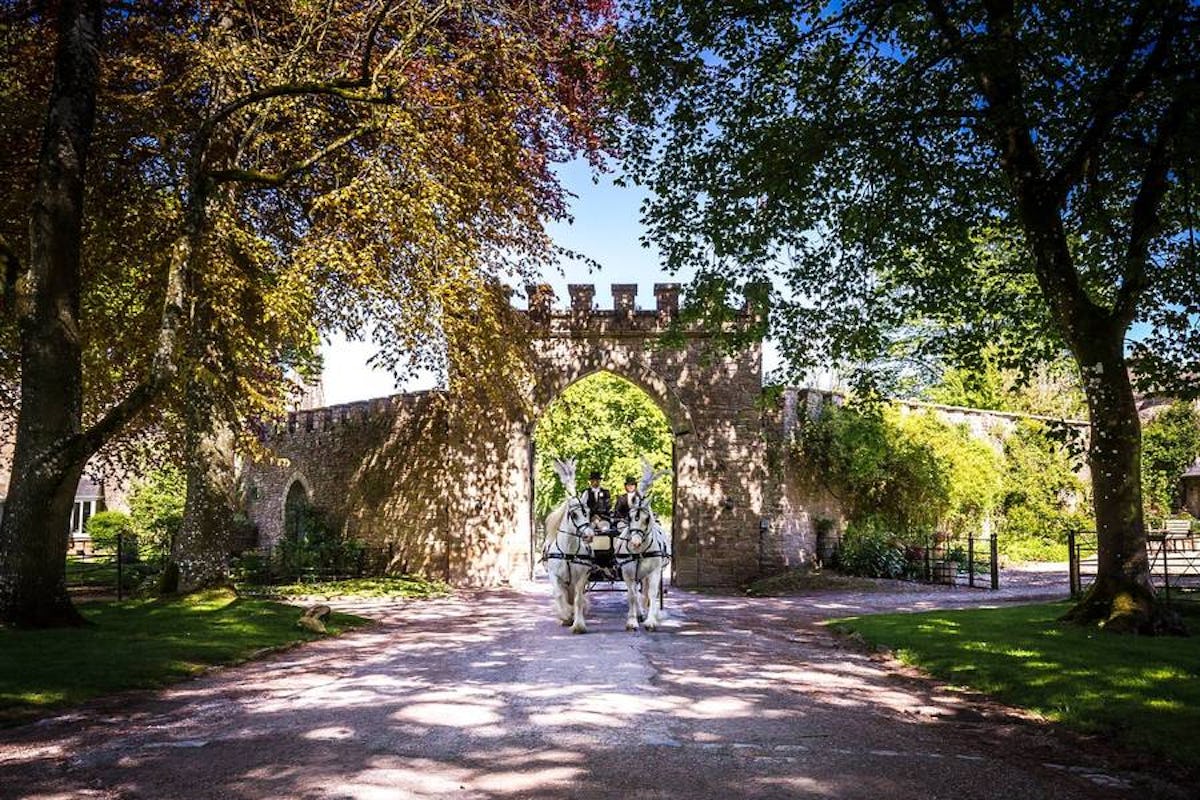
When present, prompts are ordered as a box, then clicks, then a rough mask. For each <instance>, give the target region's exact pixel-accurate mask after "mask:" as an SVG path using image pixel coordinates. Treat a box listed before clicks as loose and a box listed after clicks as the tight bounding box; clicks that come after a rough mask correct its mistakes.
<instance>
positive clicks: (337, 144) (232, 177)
mask: <svg viewBox="0 0 1200 800" xmlns="http://www.w3.org/2000/svg"><path fill="white" fill-rule="evenodd" d="M376 130H379V124H378V123H374V122H372V123H368V124H366V125H360V126H359V127H358V128H355V129H354V130H352V131H350V132H349V133H347V134H345V135H344V136H340V137H338V138H337V139H335V140H333V141H332V142H330V143H329V144H328V145H326V146H325V147H323V148H321V149H320V150H318V151H317V152H315V153H313V154H312V155H311V156H309V157H308V158H305V159H303V160H301V161H297V162H296V163H294V164H291V165H290V166H288V167H286V168H285V169H283V170H280V171H279V172H263V171H261V170H255V169H238V168H234V169H220V170H213V171H211V172H209V173H208V177H209V179H210V180H212V182H213V183H214V184H219V183H250V184H255V185H258V186H282V185H283V184H285V183H287V182H288V181H290V180H291V179H292V178H294V177H296V176H297V175H299V174H301V173H303V172H307V171H308V170H310V169H312V168H313V167H314V166H316V165H317V164H319V163H320V162H321V161H323V160H325V159H326V158H328V157H329V156H331V155H333V154H334V153H336V152H337V151H339V150H341V149H342V148H344V147H346V146H347V145H349V144H351V143H353V142H354V141H355V140H357V139H358V138H359V137H361V136H363V135H364V134H367V133H370V132H371V131H376Z"/></svg>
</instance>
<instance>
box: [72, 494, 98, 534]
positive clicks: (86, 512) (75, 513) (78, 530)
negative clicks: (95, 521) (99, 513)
mask: <svg viewBox="0 0 1200 800" xmlns="http://www.w3.org/2000/svg"><path fill="white" fill-rule="evenodd" d="M95 513H96V500H76V501H75V505H74V506H73V507H72V508H71V535H72V536H86V535H87V521H88V520H89V519H90V518H91V516H92V514H95Z"/></svg>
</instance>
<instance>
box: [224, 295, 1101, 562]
mask: <svg viewBox="0 0 1200 800" xmlns="http://www.w3.org/2000/svg"><path fill="white" fill-rule="evenodd" d="M636 291H637V287H636V286H635V285H630V284H615V285H613V287H612V294H613V307H612V308H611V309H606V310H597V309H596V308H595V307H594V305H595V304H594V298H595V289H594V287H593V286H590V285H575V286H571V287H570V294H571V306H570V308H568V309H556V308H553V307H552V306H551V305H550V303H549V295H548V293H546V292H545V291H544V289H531V291H530V304H529V310H528V311H522V312H519V313H520V314H523V315H525V317H526V319H527V322H528V323H529V326H528V330H530V331H531V332H532V337H531V341H530V345H529V347H528V348H527V349H526V351H525V353H526V356H525V357H526V358H528V359H529V362H530V363H529V365H528V366H529V367H530V369H529V372H530V374H531V375H532V376H533V377H534V380H533V385H532V387H530V389H529V393H530V396H529V397H524V398H522V401H521V402H513V403H511V404H503V403H500V404H496V405H493V406H488V407H487V408H486V409H484V410H483V411H481V410H480V409H479V408H478V407H472V408H465V407H464V406H463V405H462V404H461V403H460V402H458V401H456V400H455V399H454V397H453V396H452V395H450V394H449V393H446V392H442V391H432V392H416V393H409V394H398V395H394V396H392V397H385V398H380V399H376V400H368V401H364V402H359V403H351V404H348V405H342V406H334V407H329V408H318V409H314V410H311V411H300V412H295V413H293V414H291V415H290V416H289V417H288V419H287V420H286V422H284V423H282V424H280V425H278V426H277V427H276V428H275V429H274V430H273V431H272V432H270V433H269V434H267V435H266V436H265V438H264V446H265V449H266V452H267V454H268V456H267V457H266V458H262V459H259V460H258V461H256V462H254V463H252V464H250V465H249V466H248V467H247V469H246V472H245V484H246V503H247V511H248V513H249V515H250V517H251V518H252V520H253V521H254V522H255V523H256V524H257V526H258V530H259V537H260V543H261V544H263V545H272V544H274V543H275V542H278V541H279V540H280V538H281V537H282V536H283V535H284V533H285V527H286V525H287V521H288V519H289V514H288V509H289V507H295V506H297V505H299V504H311V505H312V506H315V507H316V508H319V509H320V510H321V511H322V512H323V513H324V514H325V515H326V518H327V519H328V520H329V521H330V522H331V523H333V524H334V525H336V526H337V527H338V528H339V529H341V530H342V531H344V532H345V533H346V534H347V535H348V536H351V537H353V538H355V539H357V540H359V541H362V542H363V543H365V544H367V545H371V546H375V547H378V548H384V550H385V551H386V552H387V553H389V554H390V555H389V557H390V563H389V564H388V567H389V569H391V570H394V571H403V572H420V573H424V574H427V575H431V576H435V577H441V578H444V579H446V580H448V581H450V582H452V583H457V584H476V585H488V584H497V583H502V582H508V581H512V580H521V579H524V578H527V577H529V576H530V574H531V572H532V566H533V557H532V553H533V551H534V549H535V541H539V540H540V535H538V534H536V533H535V530H534V526H535V520H534V518H533V510H532V509H533V488H534V487H533V432H534V426H535V424H536V423H537V420H538V419H539V418H540V416H541V414H542V412H543V411H544V410H545V409H546V407H547V406H548V405H549V404H550V403H551V402H553V400H554V399H555V398H557V397H558V396H559V395H560V394H561V393H562V391H563V390H564V389H566V388H567V387H568V386H570V385H571V384H573V383H575V382H576V381H578V380H580V379H581V378H585V377H587V376H588V375H591V374H594V373H596V372H599V371H602V370H603V371H608V372H611V373H613V374H615V375H618V376H620V377H622V378H625V379H627V380H629V381H630V382H632V383H633V384H635V385H637V386H639V387H640V388H641V389H643V390H644V391H645V392H646V393H647V394H648V395H649V396H650V397H651V398H653V399H654V401H655V402H656V403H657V404H658V406H659V407H660V408H661V409H662V411H663V412H664V414H665V415H666V418H667V420H668V423H669V424H670V426H671V430H672V432H673V433H674V486H675V498H674V500H675V503H674V517H673V520H672V522H673V524H672V528H673V530H672V536H673V539H674V543H673V544H674V553H675V557H674V560H673V563H672V570H673V578H674V581H675V582H676V583H677V584H679V585H682V586H729V585H734V584H738V583H741V582H744V581H746V580H747V579H751V578H754V577H757V576H760V575H764V574H770V573H773V572H776V571H779V570H781V569H784V568H787V567H790V566H796V565H800V564H806V563H810V562H812V561H813V560H814V559H817V558H825V557H827V556H828V555H829V554H830V551H831V549H832V548H833V547H834V546H835V544H836V541H837V536H838V530H837V528H838V527H839V525H838V524H837V523H838V521H839V520H840V518H841V513H840V509H839V507H838V503H837V502H836V501H835V500H834V499H833V498H832V497H831V496H830V495H829V493H828V491H827V490H826V489H825V488H824V487H823V486H822V485H821V484H820V481H819V480H817V477H819V476H813V475H809V474H807V473H806V471H805V470H804V468H803V467H802V466H801V465H799V464H798V463H797V459H795V458H793V457H792V452H791V448H790V447H789V444H790V443H791V442H792V441H793V437H794V436H795V433H796V432H797V430H799V426H801V425H802V424H803V422H804V420H805V419H808V418H810V417H815V416H816V415H817V414H818V413H819V411H820V409H821V408H822V407H823V406H824V404H826V403H829V402H836V398H835V397H833V396H832V395H830V394H828V393H823V392H816V391H811V390H804V389H786V390H783V391H782V392H779V393H772V394H771V395H770V396H769V397H768V396H767V395H765V394H764V389H763V385H762V347H761V342H752V343H751V344H750V345H749V346H747V347H745V348H744V349H742V350H741V351H740V352H737V353H733V354H721V353H716V352H713V349H712V348H711V347H709V345H710V344H711V341H710V340H709V338H708V337H707V336H705V335H704V334H703V333H701V332H699V331H694V332H691V333H688V334H685V335H684V337H683V341H682V344H681V345H680V346H676V347H665V346H661V345H662V341H661V340H662V338H663V335H664V334H665V333H666V332H667V330H668V326H669V323H670V322H671V321H672V320H673V319H674V318H675V316H676V315H677V313H678V298H679V287H678V285H676V284H657V285H656V286H655V290H654V294H655V298H656V308H654V309H653V310H640V309H638V308H636V307H635V304H634V297H635V295H636ZM750 314H751V310H750V309H748V308H746V307H743V308H742V309H741V310H740V312H739V313H738V314H735V318H736V319H737V320H740V322H735V323H734V324H745V323H748V322H750V321H751V320H752V317H751V316H750ZM900 405H901V406H902V407H905V406H907V407H908V408H909V409H910V410H911V411H912V412H914V413H924V412H927V411H929V412H932V413H935V414H937V415H938V416H939V417H941V418H942V419H943V420H945V421H946V422H948V423H950V424H956V425H966V426H967V427H968V428H969V429H970V431H971V432H972V434H973V435H975V436H979V437H982V438H985V439H988V440H990V441H992V443H993V444H994V445H996V446H999V444H998V443H999V441H1000V440H1001V439H1002V438H1003V436H1004V435H1006V434H1007V433H1008V432H1009V431H1011V430H1012V428H1013V426H1014V425H1015V423H1016V420H1017V418H1019V417H1023V416H1026V415H1021V414H1009V413H1003V412H995V411H980V410H976V409H962V408H952V407H946V406H935V405H932V404H927V403H900ZM1073 424H1074V425H1076V426H1077V427H1080V428H1081V429H1086V423H1084V422H1079V421H1076V422H1074V423H1073Z"/></svg>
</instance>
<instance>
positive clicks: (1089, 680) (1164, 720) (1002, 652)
mask: <svg viewBox="0 0 1200 800" xmlns="http://www.w3.org/2000/svg"><path fill="white" fill-rule="evenodd" d="M1067 607H1068V606H1067V604H1065V603H1052V604H1048V605H1032V606H1015V607H1006V608H997V609H981V610H968V611H936V612H924V613H919V614H880V615H876V616H867V617H852V618H849V619H843V620H836V621H833V622H832V623H830V624H831V626H832V627H834V628H835V629H839V630H842V631H854V632H857V633H858V634H859V635H861V636H862V637H863V638H864V639H866V640H867V641H868V642H870V643H871V644H873V645H876V646H879V647H885V648H887V649H889V650H891V651H893V652H894V653H896V655H897V657H898V658H899V659H900V660H901V661H904V662H905V663H907V664H911V665H914V666H917V667H920V668H922V669H924V670H925V671H927V672H929V673H931V674H933V675H936V676H937V677H939V678H941V679H943V680H946V681H948V682H949V683H952V684H954V685H958V686H965V687H970V688H972V689H976V690H979V691H982V692H986V693H988V694H990V695H992V696H994V697H997V698H999V699H1001V700H1003V701H1004V702H1006V703H1009V704H1011V705H1014V706H1020V707H1022V708H1027V709H1031V710H1033V711H1036V712H1038V713H1040V714H1042V715H1044V716H1045V717H1047V718H1049V719H1052V720H1057V721H1059V722H1062V723H1063V724H1064V725H1067V726H1069V727H1071V728H1074V729H1076V730H1079V731H1083V732H1088V733H1104V734H1106V735H1108V736H1111V737H1113V738H1115V739H1117V740H1118V741H1120V742H1122V743H1123V744H1125V745H1127V746H1129V747H1132V748H1135V749H1138V750H1142V751H1148V752H1151V753H1154V754H1156V755H1161V756H1167V757H1169V758H1173V759H1174V760H1176V761H1177V762H1179V763H1180V764H1183V765H1185V766H1187V767H1190V768H1192V769H1197V768H1200V604H1196V603H1189V604H1186V605H1181V609H1182V610H1183V612H1184V616H1185V619H1186V620H1187V623H1188V626H1189V628H1190V629H1191V630H1192V631H1193V633H1194V634H1195V635H1194V636H1192V637H1190V638H1175V637H1164V638H1134V637H1127V636H1118V635H1115V634H1108V633H1104V632H1102V631H1100V630H1096V629H1083V628H1077V627H1073V626H1068V625H1061V624H1059V623H1057V622H1056V621H1055V620H1056V619H1057V618H1058V617H1059V616H1060V615H1061V614H1062V613H1063V612H1064V611H1065V610H1066V609H1067Z"/></svg>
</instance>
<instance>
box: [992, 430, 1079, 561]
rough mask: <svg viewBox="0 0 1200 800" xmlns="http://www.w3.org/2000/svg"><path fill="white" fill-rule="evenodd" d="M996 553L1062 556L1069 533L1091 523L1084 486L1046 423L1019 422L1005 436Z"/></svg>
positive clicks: (1025, 557) (1012, 556)
mask: <svg viewBox="0 0 1200 800" xmlns="http://www.w3.org/2000/svg"><path fill="white" fill-rule="evenodd" d="M1004 456H1005V471H1004V487H1003V496H1002V498H1001V501H1000V520H999V526H998V535H999V542H998V544H999V549H1000V552H1001V553H1002V554H1003V555H1005V556H1007V557H1008V558H1009V559H1012V560H1016V561H1028V560H1038V561H1041V560H1054V561H1062V560H1065V559H1066V554H1067V549H1066V543H1067V532H1068V531H1069V530H1071V529H1072V528H1074V529H1076V530H1084V529H1087V528H1090V527H1091V523H1090V521H1089V519H1088V517H1087V515H1086V511H1087V510H1088V509H1089V508H1090V504H1089V503H1088V502H1087V487H1086V485H1085V484H1084V482H1083V481H1082V480H1080V478H1079V476H1078V475H1076V474H1075V471H1074V470H1073V468H1072V463H1071V456H1070V453H1069V452H1068V450H1067V449H1066V448H1065V447H1063V445H1062V444H1061V443H1059V442H1058V441H1056V440H1055V438H1054V437H1053V436H1052V435H1051V432H1050V431H1049V430H1047V428H1046V426H1045V424H1043V423H1041V422H1039V421H1036V420H1025V421H1022V422H1020V423H1019V424H1018V425H1017V427H1016V428H1015V429H1014V430H1013V432H1012V433H1010V434H1009V435H1008V437H1006V438H1005V440H1004Z"/></svg>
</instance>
